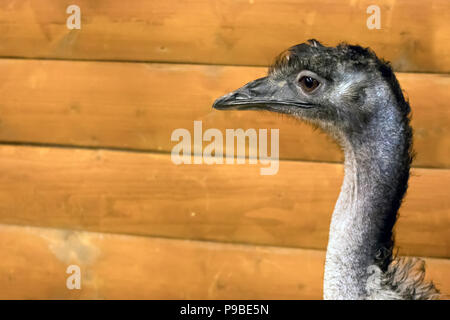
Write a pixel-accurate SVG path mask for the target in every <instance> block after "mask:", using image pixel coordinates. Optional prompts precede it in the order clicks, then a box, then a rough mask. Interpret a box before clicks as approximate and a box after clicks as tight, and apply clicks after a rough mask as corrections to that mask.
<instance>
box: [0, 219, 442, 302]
mask: <svg viewBox="0 0 450 320" xmlns="http://www.w3.org/2000/svg"><path fill="white" fill-rule="evenodd" d="M0 242H1V243H2V247H3V249H4V250H1V251H0V259H1V261H2V263H1V264H0V288H1V289H0V299H321V297H322V281H323V280H322V274H323V265H324V252H322V251H315V250H304V249H288V248H275V247H259V246H244V245H230V244H221V243H210V242H197V241H185V240H168V239H157V238H147V237H133V236H123V235H115V234H101V233H100V234H99V233H89V232H74V231H68V230H57V229H53V230H52V229H44V228H31V227H17V226H4V225H2V226H0ZM426 263H427V279H433V281H434V282H435V283H436V285H438V286H439V288H440V289H441V291H442V293H443V294H444V295H447V296H448V293H449V292H450V282H449V280H448V272H449V270H450V262H449V260H446V259H431V258H427V259H426ZM72 264H75V265H78V266H79V267H80V270H81V290H68V289H67V288H66V279H67V277H68V276H69V275H68V274H66V269H67V267H68V266H69V265H72ZM444 298H445V296H444Z"/></svg>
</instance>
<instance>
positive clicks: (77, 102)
mask: <svg viewBox="0 0 450 320" xmlns="http://www.w3.org/2000/svg"><path fill="white" fill-rule="evenodd" d="M0 68H1V70H2V72H1V73H0V83H1V85H0V141H15V142H26V143H51V144H62V145H76V146H94V147H114V148H127V149H140V150H157V151H163V152H170V150H171V149H172V147H173V146H174V145H175V143H173V142H172V141H171V140H170V138H171V134H172V132H173V131H174V130H175V129H177V128H186V129H188V130H189V131H190V132H191V133H193V121H194V120H201V121H202V123H203V128H204V130H206V129H208V128H217V129H219V130H221V131H222V132H225V129H226V128H244V129H248V128H255V129H260V128H267V129H270V128H279V129H280V143H279V145H280V157H281V158H282V159H298V160H314V161H331V162H337V161H341V160H342V155H341V152H340V150H339V148H338V147H337V146H336V145H335V144H334V143H333V142H331V140H329V139H328V138H327V137H326V136H325V135H324V134H320V133H318V132H317V131H316V132H314V131H313V129H312V128H310V127H309V126H307V125H305V124H303V123H301V122H299V121H296V120H294V119H291V118H288V117H286V116H280V115H278V114H273V113H269V112H266V113H265V112H239V111H237V112H220V111H216V110H212V108H211V105H212V103H213V101H214V100H215V99H216V98H218V97H220V96H222V95H223V94H225V93H227V92H229V91H231V90H233V89H236V88H238V87H240V86H241V85H243V84H245V83H246V82H248V81H251V80H253V79H255V78H258V77H260V76H263V75H264V74H265V69H264V68H250V67H219V66H194V65H172V64H140V63H139V64H138V63H94V62H68V61H35V60H30V61H24V60H8V59H5V60H0ZM398 78H399V80H400V83H401V84H402V86H403V88H404V89H405V91H406V93H407V95H408V96H409V99H410V102H411V105H412V109H413V122H412V125H413V127H414V129H415V141H414V145H415V150H416V151H417V158H416V160H415V162H414V165H416V166H421V167H444V168H450V125H449V124H450V108H448V106H447V102H448V101H450V91H449V90H448V88H449V87H450V77H449V76H447V75H446V76H444V75H431V74H405V73H400V74H398Z"/></svg>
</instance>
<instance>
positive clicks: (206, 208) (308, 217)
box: [0, 146, 450, 257]
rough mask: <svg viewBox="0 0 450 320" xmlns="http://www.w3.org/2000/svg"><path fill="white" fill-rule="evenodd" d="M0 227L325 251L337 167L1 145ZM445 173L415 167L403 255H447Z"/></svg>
mask: <svg viewBox="0 0 450 320" xmlns="http://www.w3.org/2000/svg"><path fill="white" fill-rule="evenodd" d="M0 168H1V171H0V223H8V224H20V225H34V226H47V227H61V228H72V229H82V230H91V231H100V232H115V233H126V234H137V235H152V236H163V237H171V238H185V239H198V240H214V241H223V242H237V243H251V244H265V245H274V246H290V247H301V248H317V249H325V248H326V243H327V238H328V228H329V221H330V216H331V212H332V211H333V208H334V203H335V201H336V199H337V196H338V193H339V189H340V185H341V180H342V174H343V172H342V171H343V169H342V165H340V164H325V163H312V162H291V161H282V162H281V163H280V166H279V172H278V174H276V175H273V176H262V175H260V168H261V165H259V164H258V165H251V164H243V165H206V164H203V165H179V166H176V165H175V164H174V163H172V162H171V160H170V156H168V155H162V154H148V153H131V152H117V151H93V150H77V149H60V148H40V147H21V146H18V147H15V146H2V147H0ZM449 187H450V170H442V169H415V170H414V171H413V177H412V178H411V181H410V188H409V191H408V196H407V199H406V201H405V204H404V206H403V207H402V209H401V215H400V220H399V222H398V225H397V245H398V246H399V248H400V253H401V254H403V255H417V256H432V257H450V232H449V225H450V221H449V220H450V199H449V198H448V190H449Z"/></svg>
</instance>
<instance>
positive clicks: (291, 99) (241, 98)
mask: <svg viewBox="0 0 450 320" xmlns="http://www.w3.org/2000/svg"><path fill="white" fill-rule="evenodd" d="M312 106H313V105H312V104H310V103H307V102H305V101H301V100H300V97H299V95H298V91H297V88H296V87H295V86H294V85H293V84H291V83H289V82H288V81H285V80H281V81H275V80H273V79H271V78H269V77H264V78H260V79H257V80H255V81H252V82H250V83H247V84H246V85H245V86H243V87H241V88H239V89H237V90H235V91H233V92H230V93H228V94H226V95H224V96H223V97H221V98H219V99H217V100H216V101H215V102H214V104H213V108H215V109H218V110H269V111H275V112H281V113H288V110H289V107H299V108H311V107H312Z"/></svg>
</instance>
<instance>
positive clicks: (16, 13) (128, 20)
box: [0, 0, 450, 72]
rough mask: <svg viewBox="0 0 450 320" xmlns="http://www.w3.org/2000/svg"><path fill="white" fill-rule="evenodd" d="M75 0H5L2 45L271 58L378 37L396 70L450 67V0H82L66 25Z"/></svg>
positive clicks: (46, 51) (144, 57)
mask: <svg viewBox="0 0 450 320" xmlns="http://www.w3.org/2000/svg"><path fill="white" fill-rule="evenodd" d="M72 4H74V3H73V1H72V0H60V1H53V0H41V1H23V0H3V1H2V2H1V4H0V34H1V35H2V41H1V45H0V55H1V56H6V57H13V56H14V57H32V58H36V57H40V58H58V59H60V58H61V59H91V60H92V59H94V60H132V61H170V62H194V63H208V64H239V65H267V64H269V63H270V62H271V61H272V59H273V57H274V56H275V55H277V54H278V53H280V52H281V51H282V50H284V49H286V48H288V47H290V46H292V45H294V44H297V43H301V42H304V41H306V40H307V39H310V38H317V39H319V40H320V41H323V42H324V43H326V44H329V45H335V44H337V43H339V42H341V41H347V42H350V43H359V44H361V45H363V46H370V47H372V48H373V49H374V50H375V51H376V52H377V54H378V55H379V56H381V57H384V58H386V59H388V60H391V61H392V62H393V65H394V66H395V68H396V70H397V71H421V72H450V54H449V53H450V44H449V43H450V31H449V30H450V10H449V9H450V3H449V2H448V1H447V0H432V1H411V0H399V1H395V2H392V1H390V0H379V1H377V3H376V4H377V5H378V6H379V8H380V10H381V11H380V13H381V29H379V30H376V29H375V30H370V29H368V27H367V19H368V18H369V14H367V13H366V10H367V8H368V7H369V6H370V5H373V4H374V3H373V1H370V0H357V1H353V0H347V1H339V2H337V1H334V0H320V1H309V0H286V1H281V2H280V1H276V0H257V1H253V0H239V1H231V0H229V1H210V0H197V1H177V0H167V1H145V0H135V1H133V3H132V4H129V3H126V2H123V1H119V0H114V1H111V0H97V1H95V2H93V1H90V0H78V1H77V2H76V4H77V5H78V6H79V7H80V8H81V21H82V24H81V29H80V30H69V29H68V28H67V27H66V20H67V18H68V17H69V15H68V14H66V8H67V7H68V6H69V5H72Z"/></svg>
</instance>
